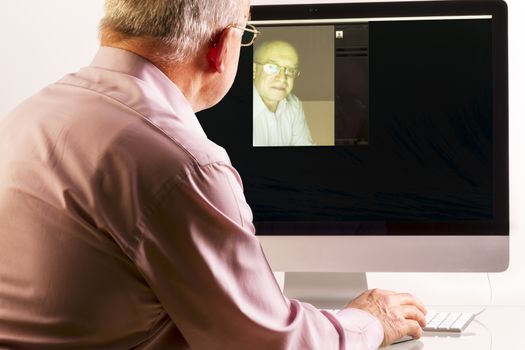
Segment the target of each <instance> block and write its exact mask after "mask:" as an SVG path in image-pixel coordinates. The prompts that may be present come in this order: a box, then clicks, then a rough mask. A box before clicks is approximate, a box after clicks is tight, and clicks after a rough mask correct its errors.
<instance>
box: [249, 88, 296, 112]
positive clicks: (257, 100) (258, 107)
mask: <svg viewBox="0 0 525 350" xmlns="http://www.w3.org/2000/svg"><path fill="white" fill-rule="evenodd" d="M287 103H288V96H287V97H286V98H284V99H282V100H281V101H280V102H279V104H278V105H277V109H276V111H275V114H278V113H279V112H280V111H281V110H282V109H283V108H285V107H286V104H287ZM262 112H266V113H273V112H272V111H270V110H269V109H268V107H266V105H265V104H264V101H263V100H262V97H261V95H259V92H258V91H257V88H256V87H255V85H253V114H254V115H256V114H259V113H262Z"/></svg>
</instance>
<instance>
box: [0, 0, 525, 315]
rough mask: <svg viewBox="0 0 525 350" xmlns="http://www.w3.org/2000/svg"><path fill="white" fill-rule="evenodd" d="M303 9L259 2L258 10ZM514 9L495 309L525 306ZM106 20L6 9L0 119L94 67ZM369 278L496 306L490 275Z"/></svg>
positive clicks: (519, 57) (524, 166) (520, 66)
mask: <svg viewBox="0 0 525 350" xmlns="http://www.w3.org/2000/svg"><path fill="white" fill-rule="evenodd" d="M210 1H212V0H210ZM299 2H302V1H299V0H295V1H294V0H288V1H286V0H282V1H278V0H273V1H272V0H255V1H252V4H254V5H255V4H257V5H260V4H274V3H299ZM303 2H304V1H303ZM317 2H344V1H337V0H333V1H322V0H318V1H317ZM507 4H508V7H509V81H510V186H511V187H510V190H511V195H510V206H511V249H510V256H511V257H510V267H509V269H508V270H507V271H506V272H503V273H495V274H490V278H491V281H492V286H493V295H494V299H493V302H492V303H493V304H496V305H525V298H524V297H525V249H524V248H525V181H524V179H525V157H524V156H523V154H522V151H523V150H525V121H524V118H523V117H524V114H525V69H524V66H525V39H524V38H523V34H522V33H524V32H525V24H524V22H525V18H524V17H525V1H523V0H508V1H507ZM102 14H103V0H46V1H41V0H17V1H2V2H1V3H0V53H1V55H0V118H1V116H3V115H5V114H6V113H7V112H8V111H9V110H10V109H12V108H13V107H14V106H15V105H17V104H18V103H19V102H20V101H21V100H23V99H24V98H26V97H28V96H30V95H31V94H33V93H35V92H36V91H38V90H39V89H40V88H42V87H43V86H45V85H47V84H49V83H51V82H53V81H55V80H57V79H59V78H61V77H62V76H63V75H64V74H66V73H68V72H72V71H76V70H77V69H78V68H79V67H82V66H85V65H87V64H89V62H90V61H91V58H92V57H93V55H94V54H95V52H96V50H97V46H98V41H97V25H98V21H99V19H100V18H101V17H102ZM13 151H16V150H13ZM368 279H369V285H370V287H382V288H388V289H394V290H400V291H401V290H402V291H410V292H413V293H414V294H416V295H417V296H419V297H421V298H422V299H423V300H424V301H425V302H426V303H427V304H429V305H482V304H484V303H486V302H488V300H489V286H488V282H487V279H486V276H485V274H465V273H446V274H445V273H440V274H428V273H373V274H369V275H368Z"/></svg>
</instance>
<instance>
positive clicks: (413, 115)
mask: <svg viewBox="0 0 525 350" xmlns="http://www.w3.org/2000/svg"><path fill="white" fill-rule="evenodd" d="M504 14H505V13H504V10H503V7H502V6H501V2H497V1H494V2H476V1H448V2H447V1H437V2H422V3H382V4H378V3H371V4H370V3H369V4H326V5H315V6H313V5H287V6H255V7H253V8H252V19H253V21H252V23H253V24H254V25H255V26H256V27H257V28H258V29H259V30H260V31H261V34H260V36H259V37H258V38H257V41H256V42H255V44H254V46H253V47H249V48H245V49H243V51H242V54H241V58H240V62H239V70H238V76H237V79H236V81H235V83H234V86H233V87H232V89H231V91H230V93H229V94H228V95H227V96H226V98H225V99H224V100H223V101H222V102H221V103H220V104H219V105H218V106H217V107H215V108H213V109H211V110H209V111H204V112H202V113H200V115H199V118H200V120H201V122H202V124H203V127H204V129H205V131H206V133H207V134H208V136H209V137H210V139H212V140H214V141H215V142H217V143H218V144H219V145H221V146H223V147H224V148H226V150H227V151H228V153H229V155H230V157H231V160H232V163H233V165H234V166H235V167H236V169H237V170H238V171H239V173H240V175H241V177H242V179H243V183H244V191H245V195H246V199H247V201H248V203H249V204H250V206H251V208H252V210H253V214H254V223H255V226H256V229H257V234H258V235H265V236H266V235H269V236H272V235H278V236H279V235H286V236H293V235H301V236H305V235H315V236H323V235H330V236H333V235H354V236H355V235H392V236H395V235H444V236H446V235H501V236H506V235H508V147H507V143H508V135H507V133H508V131H507V125H508V111H507V109H508V107H507V82H506V77H507V66H506V64H507V62H506V59H507V58H506V52H507V51H506V50H507V47H506V17H505V16H504Z"/></svg>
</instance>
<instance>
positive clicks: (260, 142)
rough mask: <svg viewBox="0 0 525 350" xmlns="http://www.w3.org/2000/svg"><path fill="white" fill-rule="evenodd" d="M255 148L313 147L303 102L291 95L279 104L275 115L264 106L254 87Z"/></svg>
mask: <svg viewBox="0 0 525 350" xmlns="http://www.w3.org/2000/svg"><path fill="white" fill-rule="evenodd" d="M253 145H254V146H312V145H313V142H312V137H311V135H310V129H308V124H307V123H306V118H305V115H304V110H303V106H302V103H301V101H299V99H298V98H297V96H295V95H293V94H290V95H288V96H287V97H286V98H285V99H283V100H281V102H279V105H278V106H277V110H276V111H275V113H273V112H272V111H270V110H269V109H268V108H267V107H266V105H265V104H264V102H263V100H262V99H261V96H259V93H258V92H257V89H256V88H255V87H253Z"/></svg>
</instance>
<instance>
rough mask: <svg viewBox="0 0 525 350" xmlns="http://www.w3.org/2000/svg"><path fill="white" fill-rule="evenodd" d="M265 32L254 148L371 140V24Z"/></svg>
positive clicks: (256, 70)
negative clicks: (369, 33)
mask: <svg viewBox="0 0 525 350" xmlns="http://www.w3.org/2000/svg"><path fill="white" fill-rule="evenodd" d="M260 29H261V32H262V35H261V37H260V39H261V40H258V41H256V43H255V45H254V53H253V146H270V147H274V146H347V145H366V144H368V143H369V131H368V130H369V129H368V124H369V113H368V104H369V103H368V101H369V96H368V86H369V78H368V77H369V74H368V66H369V63H368V24H367V23H357V24H343V25H313V26H312V25H309V26H268V27H264V26H263V27H261V28H260Z"/></svg>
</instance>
